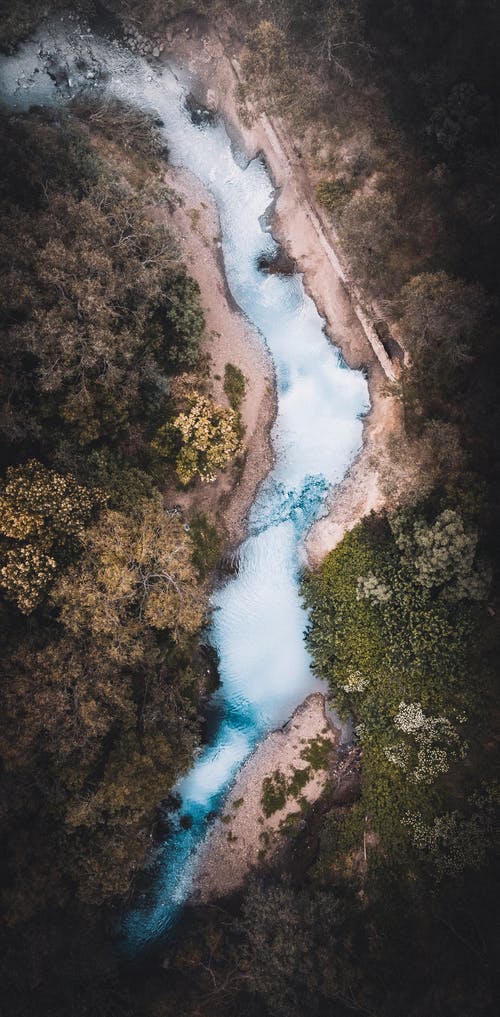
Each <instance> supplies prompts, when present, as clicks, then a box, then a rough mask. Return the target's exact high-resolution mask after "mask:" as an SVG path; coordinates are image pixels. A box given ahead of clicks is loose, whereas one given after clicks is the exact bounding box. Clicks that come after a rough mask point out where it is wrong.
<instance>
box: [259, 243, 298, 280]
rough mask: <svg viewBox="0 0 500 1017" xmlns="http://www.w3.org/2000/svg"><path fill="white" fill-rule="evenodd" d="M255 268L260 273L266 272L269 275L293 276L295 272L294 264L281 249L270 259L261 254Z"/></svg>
mask: <svg viewBox="0 0 500 1017" xmlns="http://www.w3.org/2000/svg"><path fill="white" fill-rule="evenodd" d="M257 266H258V268H259V270H260V271H261V272H268V273H269V275H294V274H295V272H296V271H297V265H296V262H295V261H294V260H293V258H291V257H290V255H289V254H287V252H286V251H285V250H284V249H283V248H282V247H280V248H279V249H278V250H277V251H276V254H273V255H272V256H271V257H268V256H267V255H266V254H261V256H260V258H259V260H258V262H257Z"/></svg>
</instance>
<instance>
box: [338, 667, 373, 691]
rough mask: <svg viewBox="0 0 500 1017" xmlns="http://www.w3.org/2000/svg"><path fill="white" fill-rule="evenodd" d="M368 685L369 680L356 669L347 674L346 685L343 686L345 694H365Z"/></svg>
mask: <svg viewBox="0 0 500 1017" xmlns="http://www.w3.org/2000/svg"><path fill="white" fill-rule="evenodd" d="M367 685H368V678H365V676H364V675H362V674H361V671H358V670H356V669H355V668H353V669H351V670H350V671H348V672H347V674H346V676H345V677H344V684H343V685H342V686H341V687H342V689H343V690H344V692H364V690H365V689H366V687H367Z"/></svg>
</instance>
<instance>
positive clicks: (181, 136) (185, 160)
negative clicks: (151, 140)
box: [0, 23, 369, 950]
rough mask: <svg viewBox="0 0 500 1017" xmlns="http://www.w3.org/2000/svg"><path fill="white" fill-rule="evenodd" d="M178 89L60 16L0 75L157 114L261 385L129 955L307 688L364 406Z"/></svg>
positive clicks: (252, 172)
mask: <svg viewBox="0 0 500 1017" xmlns="http://www.w3.org/2000/svg"><path fill="white" fill-rule="evenodd" d="M47 54H49V55H50V56H49V63H50V61H51V63H50V68H49V69H51V70H52V74H53V69H54V65H55V64H56V65H57V64H58V65H59V66H61V65H62V66H63V67H64V69H65V73H64V76H63V80H62V81H60V82H59V84H58V85H56V84H55V83H54V80H53V77H50V76H49V73H48V67H47ZM53 76H54V75H53ZM56 76H57V75H56ZM192 87H193V85H192V82H190V80H189V77H188V75H187V74H186V73H184V72H182V71H180V70H179V69H178V68H176V67H175V66H174V65H173V64H172V63H168V62H167V63H164V64H163V65H161V66H155V67H151V66H150V65H148V63H147V62H146V61H145V60H144V59H142V58H140V57H137V56H135V55H133V54H131V53H130V52H129V51H128V50H127V49H125V48H124V47H123V46H122V45H121V44H120V43H119V42H118V41H117V40H107V39H104V38H99V37H97V36H95V35H94V34H93V33H91V32H90V31H87V30H86V29H85V30H83V29H82V28H81V27H80V26H75V24H74V23H71V24H69V23H65V24H64V25H63V26H61V25H60V24H57V25H52V26H44V28H43V30H42V31H40V32H39V33H38V35H37V36H36V38H34V39H33V40H31V41H29V42H28V43H27V44H25V45H24V46H22V47H21V48H20V50H19V51H18V52H17V53H16V54H15V55H14V56H11V57H7V58H5V59H4V60H3V62H2V67H1V68H0V95H1V96H2V97H3V99H4V101H7V102H8V104H9V106H10V107H11V108H14V109H19V110H22V109H27V108H29V106H30V105H32V104H40V105H43V104H51V105H54V104H61V103H64V102H65V101H67V100H68V99H69V98H70V97H71V96H72V95H75V94H78V93H79V92H82V91H83V92H85V91H88V90H89V89H91V90H92V93H93V94H96V92H97V93H98V92H99V90H101V91H102V92H104V93H107V94H113V95H116V96H118V97H119V98H121V99H124V100H126V101H127V102H130V103H133V104H136V105H138V106H140V107H142V108H145V109H148V110H151V111H153V112H154V113H155V114H156V115H157V116H159V117H160V118H161V121H162V123H163V127H162V128H161V130H162V132H163V133H164V135H165V141H166V143H167V145H168V150H169V154H170V160H171V162H172V163H173V164H175V165H179V166H182V167H186V168H187V169H189V170H190V171H191V172H192V173H194V174H195V175H196V176H197V177H198V178H199V180H200V181H201V182H202V183H203V184H204V185H205V186H206V187H207V188H208V189H209V191H210V192H211V193H212V195H213V197H214V199H215V201H216V203H217V207H218V212H219V216H220V222H221V232H222V253H223V259H224V267H225V272H226V277H227V282H228V286H229V289H230V291H231V293H232V295H233V297H234V299H235V301H236V302H237V304H238V305H239V307H240V308H241V310H242V311H243V313H244V314H245V315H246V317H247V318H248V320H249V321H250V322H251V323H252V324H253V325H254V326H255V327H256V328H257V329H258V331H259V333H260V335H261V337H262V341H263V343H265V345H266V348H267V350H268V352H269V354H270V357H271V359H272V361H273V364H274V370H275V376H276V387H277V417H276V421H275V424H274V426H273V430H272V443H273V448H274V453H275V465H274V467H273V469H272V471H271V473H270V474H269V476H268V477H267V479H266V480H265V481H264V483H263V484H262V485H261V487H260V490H259V492H258V494H257V497H256V500H255V502H254V504H253V506H252V509H251V511H250V516H249V524H248V536H247V539H246V540H245V542H244V543H243V544H242V546H241V548H240V550H239V567H238V571H237V574H236V575H234V576H233V577H231V578H230V579H228V580H227V581H226V582H225V583H224V584H223V585H221V586H220V587H219V588H217V589H216V590H215V592H214V593H213V596H212V599H211V607H212V615H211V617H212V621H211V625H210V630H209V638H210V641H211V643H212V645H213V647H214V648H215V649H216V650H217V653H218V655H219V661H220V678H221V686H220V689H219V690H218V692H217V693H216V695H215V698H214V709H215V710H216V712H217V715H218V717H219V718H220V720H219V722H218V724H217V727H216V731H215V733H214V734H213V736H212V739H211V742H210V743H209V744H208V745H206V746H205V747H204V748H203V749H202V750H201V752H200V754H199V755H198V756H197V758H196V759H195V762H194V763H193V766H192V767H191V769H190V770H189V772H188V773H187V774H186V775H185V776H184V777H183V778H182V779H181V780H180V781H179V782H178V784H177V786H176V788H175V791H176V792H178V794H179V795H181V797H182V814H183V815H186V814H189V816H190V817H191V820H192V825H191V826H190V827H189V828H188V829H184V828H183V826H181V824H180V823H179V818H178V817H177V818H175V816H173V825H174V831H173V834H172V835H171V836H170V837H169V838H168V840H167V841H166V842H165V844H164V846H163V847H162V848H161V849H160V851H159V854H158V856H157V859H156V862H155V869H154V879H152V881H151V887H150V889H149V890H148V892H147V894H144V895H143V898H142V899H138V900H135V901H134V902H133V905H132V908H131V910H130V912H129V914H128V915H127V917H126V920H125V927H124V935H125V938H126V940H127V944H128V947H129V948H130V949H132V950H136V949H140V948H141V947H143V946H145V945H146V944H147V943H150V942H152V941H154V940H155V939H156V938H157V937H158V936H159V935H160V934H161V933H162V932H163V931H164V930H165V929H167V928H168V927H169V925H171V923H172V921H173V920H174V919H175V917H176V915H177V914H178V912H179V910H180V908H181V907H182V905H183V903H184V902H185V900H186V899H187V897H188V896H189V891H190V886H191V880H192V873H193V869H194V866H195V865H196V859H197V849H198V848H199V845H200V844H201V842H202V840H203V838H204V836H205V834H206V832H207V828H208V823H209V820H210V814H213V813H214V811H216V810H217V809H219V808H220V806H221V804H222V801H223V799H224V796H225V794H226V793H227V790H228V788H229V786H230V784H231V781H232V780H233V778H234V776H235V774H236V772H237V770H238V768H239V767H240V766H241V764H242V762H243V761H244V760H245V759H246V758H247V756H248V755H249V753H250V752H251V751H252V749H253V748H254V747H255V746H256V744H257V743H258V741H259V740H260V739H262V737H263V736H264V735H265V734H266V733H267V732H268V731H270V730H271V729H273V728H276V727H279V726H281V725H282V724H283V723H284V722H285V721H286V720H287V719H288V718H289V717H290V716H291V714H292V712H293V711H294V709H295V708H296V707H297V706H298V705H299V704H300V703H301V702H302V701H303V700H304V698H305V697H306V696H307V695H308V694H309V693H310V692H312V691H314V690H316V689H318V688H320V687H321V686H320V683H319V682H318V681H317V680H316V679H315V678H314V676H313V674H312V671H311V666H310V659H309V655H308V652H307V649H306V646H305V643H304V630H305V628H306V625H307V615H306V613H305V611H304V608H303V606H302V604H301V600H300V595H299V587H298V581H299V573H300V568H301V566H302V565H303V564H304V561H305V553H304V547H303V540H304V537H305V535H306V533H307V531H308V530H309V528H310V526H311V525H312V523H313V521H314V520H315V519H316V518H318V517H319V516H320V515H321V514H322V513H323V512H324V511H325V503H326V497H327V494H328V492H329V490H331V488H332V486H333V485H335V484H337V483H338V482H339V481H340V480H341V479H342V478H343V476H344V475H345V473H346V471H347V470H348V468H349V465H350V464H351V463H352V461H353V459H354V457H355V456H356V454H357V452H358V451H359V449H360V447H361V443H362V417H363V415H364V414H365V413H366V412H367V410H368V408H369V400H368V387H367V383H366V379H365V378H364V376H363V374H362V373H361V372H359V371H353V370H350V369H349V368H347V366H346V365H345V363H344V362H343V360H342V357H341V355H340V352H339V350H338V349H337V348H336V347H335V346H334V345H332V343H331V342H330V340H329V339H328V337H327V335H326V334H325V329H324V322H323V320H322V318H321V317H320V315H319V313H318V311H317V309H316V307H315V305H314V303H313V301H312V299H311V298H310V297H309V296H308V295H307V293H306V292H305V289H304V285H303V281H302V277H301V276H300V275H299V274H296V275H293V276H282V275H281V276H279V275H271V274H266V273H263V272H262V271H260V270H259V267H258V262H259V258H260V256H262V255H267V256H272V255H273V254H275V253H276V250H277V244H276V242H275V240H274V239H273V236H272V233H271V230H270V214H271V211H272V203H273V200H274V197H275V191H274V188H273V183H272V181H271V179H270V176H269V173H268V171H267V168H266V166H265V164H264V162H263V160H262V159H261V158H259V157H255V158H251V157H249V155H248V154H247V153H244V152H243V151H240V150H239V149H238V147H237V146H236V145H235V144H234V143H233V142H232V141H231V139H230V137H229V135H228V132H227V130H226V126H225V124H224V122H223V121H222V119H221V118H220V117H215V118H214V119H210V118H206V117H201V118H196V117H195V118H193V116H192V112H190V110H189V108H188V105H187V104H186V98H187V95H188V94H189V92H190V90H191V89H192ZM195 121H197V122H195ZM200 121H201V122H200ZM166 790H167V789H166ZM207 817H208V819H207Z"/></svg>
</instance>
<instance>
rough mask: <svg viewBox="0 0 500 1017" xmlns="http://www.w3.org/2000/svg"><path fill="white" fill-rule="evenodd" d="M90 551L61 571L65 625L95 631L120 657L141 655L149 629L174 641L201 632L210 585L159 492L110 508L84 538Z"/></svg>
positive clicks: (58, 599) (59, 597)
mask: <svg viewBox="0 0 500 1017" xmlns="http://www.w3.org/2000/svg"><path fill="white" fill-rule="evenodd" d="M84 544H85V553H84V555H83V557H82V558H81V560H80V561H78V562H77V563H76V564H75V565H73V566H72V567H71V568H70V569H69V570H68V572H67V573H66V574H65V575H64V576H62V577H61V579H60V580H59V582H58V583H57V585H56V586H55V588H54V592H53V599H54V601H55V603H56V604H58V605H59V608H60V617H61V621H62V622H63V624H64V625H65V626H66V628H68V629H69V630H70V631H72V632H73V633H75V635H81V634H83V633H85V632H87V633H89V634H90V635H91V636H92V637H93V638H94V639H95V640H97V642H99V643H100V644H101V645H102V646H103V649H104V650H105V652H106V653H107V654H108V655H109V656H110V657H111V658H112V659H113V660H115V661H116V662H117V663H121V664H129V663H133V662H137V661H138V660H140V659H141V657H142V656H143V653H144V647H145V641H146V640H147V635H148V629H156V630H158V629H160V630H168V632H169V633H170V635H171V637H172V638H173V639H174V641H179V640H181V639H182V637H183V635H189V634H193V633H195V632H197V631H198V629H199V628H200V626H201V625H202V623H203V617H204V612H205V591H204V588H203V586H202V585H201V584H200V582H199V581H198V578H197V572H196V569H195V568H194V566H193V563H192V543H191V540H190V538H189V536H188V534H187V533H186V531H185V530H184V527H183V525H182V523H181V521H180V519H179V517H178V516H177V515H174V514H172V513H169V512H166V511H165V509H164V507H163V504H162V501H161V498H160V497H159V496H156V497H153V498H149V499H146V500H144V501H142V502H140V503H139V504H138V505H137V506H136V507H135V508H134V510H133V512H132V513H131V514H130V515H124V514H123V513H121V512H114V511H111V510H106V511H104V512H103V513H102V514H101V516H100V518H99V521H98V522H97V523H96V524H95V526H93V527H91V528H90V529H88V530H87V532H86V534H85V538H84Z"/></svg>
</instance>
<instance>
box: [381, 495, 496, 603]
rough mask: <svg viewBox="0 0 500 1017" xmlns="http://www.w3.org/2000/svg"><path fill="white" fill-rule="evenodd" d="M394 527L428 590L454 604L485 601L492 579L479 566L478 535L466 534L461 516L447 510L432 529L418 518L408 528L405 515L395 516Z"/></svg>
mask: <svg viewBox="0 0 500 1017" xmlns="http://www.w3.org/2000/svg"><path fill="white" fill-rule="evenodd" d="M391 526H392V529H393V533H394V535H395V539H396V544H397V545H398V547H399V549H400V550H401V551H402V552H403V555H404V558H405V560H406V561H407V563H408V564H409V565H410V567H411V568H412V569H414V570H415V578H416V581H417V583H419V584H420V585H421V586H423V587H424V588H425V589H427V590H432V589H435V588H437V589H438V590H441V591H442V594H443V596H445V597H447V598H449V599H451V600H461V599H464V598H466V599H470V600H482V599H484V598H485V597H486V595H487V592H488V586H489V578H490V577H489V574H488V570H487V569H486V568H485V566H484V565H481V563H478V562H477V542H478V535H477V532H475V531H474V530H470V531H469V532H467V531H466V530H465V527H464V524H463V520H462V518H461V516H460V515H459V513H458V512H455V511H454V510H453V509H445V511H444V512H441V514H440V515H439V516H438V517H437V518H436V520H435V521H434V523H432V524H430V525H429V524H428V523H426V521H425V520H424V519H422V518H421V517H417V518H415V519H413V520H412V521H411V522H410V523H409V525H406V526H405V517H404V514H402V515H395V516H394V517H393V518H392V520H391Z"/></svg>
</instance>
